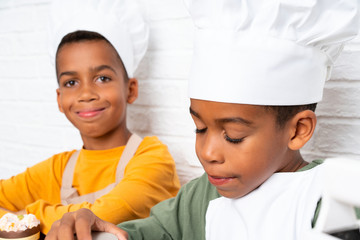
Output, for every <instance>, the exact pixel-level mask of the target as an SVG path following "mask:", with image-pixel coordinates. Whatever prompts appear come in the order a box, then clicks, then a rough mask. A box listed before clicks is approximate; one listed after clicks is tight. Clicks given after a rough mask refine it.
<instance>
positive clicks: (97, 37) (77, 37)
mask: <svg viewBox="0 0 360 240" xmlns="http://www.w3.org/2000/svg"><path fill="white" fill-rule="evenodd" d="M84 41H106V42H107V43H108V44H110V46H111V47H112V48H113V49H114V51H115V53H116V56H117V57H118V59H119V60H120V63H121V66H122V68H123V69H124V79H125V81H127V80H129V77H128V75H127V72H126V69H125V66H124V63H123V62H122V60H121V57H120V56H119V54H118V52H117V51H116V49H115V48H114V46H113V45H112V44H111V42H109V41H108V40H107V39H106V38H105V37H104V36H103V35H101V34H99V33H97V32H91V31H85V30H78V31H75V32H70V33H68V34H66V35H65V36H64V37H63V38H62V39H61V42H60V43H59V46H58V48H57V51H56V55H55V56H56V58H57V56H58V53H59V51H60V49H61V48H62V47H63V46H64V45H66V44H69V43H77V42H84ZM56 71H57V66H56Z"/></svg>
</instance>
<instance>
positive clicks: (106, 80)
mask: <svg viewBox="0 0 360 240" xmlns="http://www.w3.org/2000/svg"><path fill="white" fill-rule="evenodd" d="M96 81H100V82H109V81H111V78H109V77H105V76H100V77H98V78H97V79H96Z"/></svg>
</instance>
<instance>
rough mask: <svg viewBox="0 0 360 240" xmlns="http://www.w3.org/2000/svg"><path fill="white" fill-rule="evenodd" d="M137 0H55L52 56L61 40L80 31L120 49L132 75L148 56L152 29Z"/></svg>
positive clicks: (51, 21)
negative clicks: (97, 35) (98, 37)
mask: <svg viewBox="0 0 360 240" xmlns="http://www.w3.org/2000/svg"><path fill="white" fill-rule="evenodd" d="M135 2H136V1H134V0H53V2H52V7H51V14H50V24H49V26H50V27H49V28H50V31H49V33H50V41H51V46H50V56H51V60H52V61H55V54H56V51H57V48H58V46H59V43H60V41H61V39H62V38H63V37H64V36H65V35H66V34H68V33H70V32H74V31H77V30H85V31H92V32H97V33H99V34H101V35H102V36H103V37H105V38H106V39H107V40H108V41H109V42H110V43H111V44H112V45H113V47H114V48H115V49H116V51H117V52H118V54H119V56H120V58H121V60H122V62H123V64H124V66H125V70H126V71H127V74H128V76H129V77H130V78H131V77H133V74H134V72H135V70H136V68H137V67H138V64H139V62H140V60H141V59H142V57H143V56H144V54H145V52H146V49H147V45H148V38H149V29H148V26H147V24H146V22H145V21H144V19H143V17H142V15H141V13H140V9H139V8H138V6H137V4H136V3H135Z"/></svg>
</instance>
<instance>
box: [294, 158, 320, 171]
mask: <svg viewBox="0 0 360 240" xmlns="http://www.w3.org/2000/svg"><path fill="white" fill-rule="evenodd" d="M322 163H324V160H323V159H316V160H313V161H312V162H310V163H309V164H308V165H306V166H305V167H302V168H300V169H299V170H297V172H302V171H306V170H310V169H312V168H314V167H316V166H319V165H320V164H322Z"/></svg>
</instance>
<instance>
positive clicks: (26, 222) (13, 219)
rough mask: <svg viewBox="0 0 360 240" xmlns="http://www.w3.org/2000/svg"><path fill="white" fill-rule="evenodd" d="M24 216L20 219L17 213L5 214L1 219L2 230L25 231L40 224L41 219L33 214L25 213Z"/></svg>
mask: <svg viewBox="0 0 360 240" xmlns="http://www.w3.org/2000/svg"><path fill="white" fill-rule="evenodd" d="M23 216H24V217H23V218H22V219H21V220H20V219H19V218H18V216H17V215H15V214H12V213H7V214H5V215H4V216H2V218H1V219H0V230H1V231H6V232H10V231H14V232H17V231H25V230H26V229H30V228H33V227H36V226H37V225H39V224H40V221H39V220H38V219H37V218H36V217H35V215H33V214H24V215H23Z"/></svg>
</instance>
